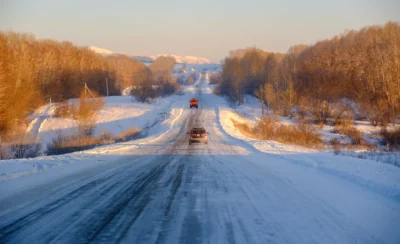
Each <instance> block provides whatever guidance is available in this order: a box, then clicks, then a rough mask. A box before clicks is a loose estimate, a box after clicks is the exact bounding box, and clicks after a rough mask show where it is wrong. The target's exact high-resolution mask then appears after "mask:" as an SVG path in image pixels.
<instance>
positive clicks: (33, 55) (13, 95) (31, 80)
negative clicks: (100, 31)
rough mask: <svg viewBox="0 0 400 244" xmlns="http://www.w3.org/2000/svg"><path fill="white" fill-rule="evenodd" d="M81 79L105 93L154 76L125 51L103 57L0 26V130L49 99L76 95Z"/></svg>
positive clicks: (15, 125) (82, 83)
mask: <svg viewBox="0 0 400 244" xmlns="http://www.w3.org/2000/svg"><path fill="white" fill-rule="evenodd" d="M85 83H86V84H87V87H88V88H89V89H90V90H92V91H94V92H96V93H97V94H99V95H101V96H105V95H107V94H108V95H118V94H120V93H121V91H122V90H123V89H124V88H126V87H129V86H135V85H137V86H140V85H141V84H150V85H151V84H152V83H154V80H153V79H152V75H151V70H150V69H149V68H148V67H146V66H145V65H144V64H143V63H141V62H139V61H136V60H132V59H131V58H129V57H127V56H124V55H115V56H107V57H103V56H101V55H98V54H96V53H94V52H93V51H90V50H88V49H87V48H83V47H77V46H75V45H73V44H72V43H70V42H58V41H54V40H38V39H36V38H35V37H34V36H33V35H31V34H20V33H15V32H0V136H1V135H4V134H5V133H6V132H7V131H12V130H13V129H16V128H20V127H21V125H22V124H24V123H25V119H26V117H27V116H28V115H29V113H30V112H31V111H33V110H34V109H36V108H37V107H38V106H40V105H42V104H44V103H47V102H48V101H49V100H50V99H51V100H52V101H54V102H60V101H64V100H66V99H70V98H77V97H79V94H80V93H81V92H82V90H83V89H84V86H85Z"/></svg>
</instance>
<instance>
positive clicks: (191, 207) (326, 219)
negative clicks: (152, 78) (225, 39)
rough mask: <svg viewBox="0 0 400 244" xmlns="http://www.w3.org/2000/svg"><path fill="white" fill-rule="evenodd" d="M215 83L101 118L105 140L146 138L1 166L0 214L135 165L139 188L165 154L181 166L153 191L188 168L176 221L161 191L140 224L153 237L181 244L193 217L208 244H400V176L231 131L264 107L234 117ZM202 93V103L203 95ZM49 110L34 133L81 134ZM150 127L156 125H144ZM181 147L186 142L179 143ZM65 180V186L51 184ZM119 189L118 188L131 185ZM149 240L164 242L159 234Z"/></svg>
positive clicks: (120, 106)
mask: <svg viewBox="0 0 400 244" xmlns="http://www.w3.org/2000/svg"><path fill="white" fill-rule="evenodd" d="M207 77H208V76H207V75H203V76H200V79H199V80H197V81H196V83H195V84H194V85H193V86H186V87H185V94H184V95H182V96H178V95H175V96H170V97H167V98H163V99H158V100H157V101H156V102H155V103H154V104H139V103H137V102H132V101H130V100H129V99H130V98H129V97H110V98H107V99H106V101H107V103H106V104H107V105H106V107H105V108H104V109H103V110H102V111H101V112H100V113H99V114H98V122H99V126H98V128H97V131H100V130H101V129H105V130H110V131H111V132H113V133H118V132H119V131H121V130H123V128H126V127H130V126H138V127H141V128H146V130H147V136H146V137H145V138H141V139H138V140H134V141H128V142H124V143H118V144H114V145H107V146H102V147H98V148H94V149H92V150H88V151H83V152H77V153H72V154H67V155H61V156H54V157H40V158H35V159H24V160H6V161H0V203H1V200H4V201H5V203H3V205H1V206H3V207H4V206H7V207H8V208H4V209H2V210H1V211H0V216H2V215H1V213H3V214H4V213H7V212H9V211H12V210H13V209H14V208H16V207H17V206H14V205H15V204H17V203H16V202H15V201H14V202H12V203H11V202H8V205H7V204H6V203H7V201H6V200H7V199H8V198H10V197H12V196H13V195H15V194H18V193H19V194H22V195H23V197H21V198H23V199H22V200H21V199H17V200H19V201H20V202H21V203H20V204H22V202H24V203H26V204H27V202H28V199H35V198H40V196H42V194H44V193H41V192H39V190H37V191H33V190H32V191H31V190H30V189H32V188H34V187H35V186H36V187H37V188H35V189H41V190H42V191H50V190H49V189H51V190H52V191H55V190H56V189H61V188H62V187H63V186H65V185H70V184H72V183H74V182H80V181H82V180H83V179H90V177H91V176H94V175H99V174H100V173H101V174H102V175H110V174H111V173H112V171H111V170H110V171H107V170H108V169H116V168H117V166H121V165H124V164H126V165H128V163H129V167H126V168H125V169H126V170H128V171H129V175H128V176H129V177H127V179H129V180H131V177H132V178H134V177H135V176H137V175H140V173H141V172H143V171H140V170H139V166H137V165H141V166H140V167H144V168H145V165H146V164H151V165H154V161H151V160H152V156H151V155H162V157H169V156H171V155H167V154H164V152H167V151H168V152H173V153H175V154H176V155H175V156H176V157H172V159H173V161H172V163H171V164H169V165H168V167H167V168H166V169H165V172H168V173H165V175H163V176H162V177H160V180H159V181H155V182H152V183H154V185H152V186H151V189H152V188H157V187H161V186H162V185H164V184H167V183H168V182H169V179H171V180H172V179H176V178H174V177H175V176H176V175H177V174H178V170H176V171H175V170H174V169H175V168H174V167H177V166H176V165H183V166H185V167H188V168H186V169H187V171H185V174H184V176H183V177H184V178H183V179H182V181H181V182H180V183H179V184H181V188H179V189H178V190H177V192H176V196H175V195H173V197H176V198H175V200H176V201H173V202H172V203H171V209H172V210H171V211H172V212H165V213H162V214H161V215H160V216H158V215H157V213H158V212H157V210H158V209H159V208H161V205H162V204H163V203H165V202H166V199H167V198H168V197H169V196H170V195H169V193H168V192H169V191H161V190H160V191H155V192H152V194H154V195H151V197H149V198H150V199H149V201H150V203H149V204H150V205H151V207H152V208H150V207H149V206H148V209H146V210H144V212H143V213H142V215H141V216H140V218H139V220H143V221H144V220H146V218H147V221H153V222H151V223H152V224H154V225H155V226H157V227H155V228H152V229H146V230H145V231H148V232H149V233H153V232H158V233H160V231H165V232H166V234H165V239H164V240H165V241H166V242H174V241H176V240H177V239H176V238H179V236H180V233H182V232H184V230H185V228H189V227H188V226H185V225H184V223H186V222H185V221H186V220H187V219H186V218H194V219H195V220H196V221H197V222H196V221H193V222H190V223H197V224H198V225H201V226H202V227H204V226H208V227H207V228H208V229H206V230H203V232H204V233H205V234H204V236H202V240H203V241H204V242H211V243H214V242H215V243H218V242H219V243H221V242H226V241H227V240H228V239H229V238H231V239H232V240H236V241H237V242H252V243H265V242H267V240H269V241H271V242H274V243H282V242H286V243H312V242H314V243H357V242H360V243H367V242H370V243H398V240H400V232H399V231H398V223H399V219H400V168H398V167H395V166H393V165H389V164H383V163H379V162H376V161H372V160H364V159H358V158H352V157H347V156H335V155H334V154H333V153H332V152H324V151H315V150H310V149H305V148H303V147H298V146H289V145H285V144H281V143H276V142H273V141H260V140H254V139H249V138H246V137H244V136H243V135H242V134H241V133H240V132H239V131H238V130H236V128H235V127H234V126H233V125H232V122H231V118H235V119H238V120H247V121H249V122H253V123H254V122H255V121H256V120H257V118H258V117H259V111H260V110H261V109H259V107H258V104H257V102H256V100H251V99H252V98H249V103H247V104H246V105H245V106H241V107H239V108H238V109H232V108H231V107H229V105H228V103H227V102H226V100H225V99H224V98H222V97H218V96H216V95H214V94H212V88H210V87H209V86H208V85H207V81H208V79H207ZM196 86H199V88H200V89H201V91H202V93H201V94H198V93H197V91H198V89H197V88H196ZM193 96H196V97H198V98H199V101H200V102H199V105H200V108H199V110H193V109H192V110H190V109H189V108H188V101H189V99H190V98H191V97H193ZM40 111H41V113H42V114H44V115H43V116H44V117H40V116H36V117H35V118H32V119H33V121H35V122H32V123H33V124H32V125H31V126H30V130H31V131H35V130H36V128H39V129H38V130H37V131H38V133H39V135H41V134H43V133H45V132H46V131H49V130H51V129H52V127H53V126H54V127H56V126H59V127H62V128H63V129H71V128H73V125H72V124H71V122H70V121H65V122H61V121H56V120H54V119H49V118H47V117H46V113H49V111H51V109H49V108H46V107H44V108H41V110H40ZM160 112H166V114H167V115H166V117H162V118H161V119H160V115H159V114H158V113H160ZM189 119H193V121H194V123H195V124H196V123H197V124H198V125H202V126H204V127H205V128H206V129H207V130H208V131H209V133H210V135H209V136H210V143H209V145H208V147H202V146H196V147H188V145H187V144H186V139H185V137H183V136H182V134H185V132H186V131H185V130H186V128H185V124H186V122H187V121H188V120H189ZM52 120H53V121H52ZM154 121H155V122H154ZM153 122H154V123H153ZM284 122H285V123H290V121H284ZM147 123H150V124H152V125H151V126H147V127H146V126H144V125H145V124H147ZM59 124H61V125H59ZM96 133H99V132H96ZM44 137H46V136H44ZM179 138H183V139H185V140H182V143H179V142H178V141H177V140H180V139H179ZM171 150H172V151H171ZM182 155H187V156H188V157H183V156H182ZM133 156H137V157H136V159H135V160H136V161H137V162H136V161H135V162H130V160H133V158H134V157H133ZM172 156H174V155H172ZM175 158H176V161H174V160H175ZM161 159H162V158H161ZM143 160H144V161H143ZM146 160H147V161H146ZM185 160H187V161H185ZM189 160H192V161H189ZM183 168H184V167H183ZM178 169H179V168H178ZM189 169H190V170H191V171H190V170H189ZM145 172H147V171H145ZM131 174H133V175H131ZM191 174H193V175H191ZM189 175H191V177H192V178H190V177H189ZM110 177H111V176H110ZM137 177H138V176H137ZM185 177H186V178H185ZM104 179H105V180H107V179H108V178H107V177H105V178H104ZM56 180H58V182H57V184H52V182H54V181H56ZM116 182H118V184H115V185H116V186H115V187H118V186H119V185H122V183H123V182H119V181H116ZM124 182H125V181H124ZM108 183H114V182H108ZM99 184H101V182H100V183H99ZM105 184H107V183H105ZM40 185H43V187H41V188H40V187H38V186H40ZM106 186H108V185H106ZM146 189H147V188H146ZM151 189H150V188H148V190H151ZM157 189H158V188H157ZM97 191H101V186H100V187H99V189H97V188H96V191H95V192H89V193H97ZM171 194H172V193H171ZM93 195H95V194H93ZM104 197H107V195H105V196H104ZM157 197H158V198H157ZM153 198H154V199H155V200H154V199H153ZM161 199H162V200H161ZM81 200H83V199H81ZM152 200H154V201H152ZM156 200H157V201H156ZM192 200H193V201H194V202H191V201H192ZM13 204H14V205H13ZM17 205H18V204H17ZM167 209H168V211H169V207H168V208H167ZM70 211H75V210H74V209H73V210H70ZM88 211H89V210H88ZM69 213H70V212H69V211H67V212H65V214H66V215H68V214H69ZM85 213H90V212H85ZM167 213H168V214H171V215H172V213H173V216H174V219H173V225H171V226H169V225H167V226H164V227H163V226H161V227H160V222H161V223H163V221H161V220H160V221H154V218H156V217H161V219H164V218H166V214H167ZM158 219H159V218H158ZM56 223H57V222H56ZM139 223H142V222H138V223H136V225H135V224H134V225H132V226H131V227H130V228H131V229H135V230H138V229H140V228H141V226H137V225H138V224H139ZM148 223H150V222H148ZM142 227H143V226H142ZM190 228H195V227H193V226H190ZM226 229H228V230H231V233H230V236H228V237H229V238H227V236H226V233H225V232H223V231H222V230H226ZM203 232H202V233H203ZM146 233H147V232H146ZM198 234H199V235H201V233H198ZM126 238H127V239H124V240H125V241H127V242H129V240H130V239H129V238H131V239H132V240H137V238H138V237H137V236H133V235H130V236H127V237H126ZM143 238H145V237H143ZM146 238H149V239H147V240H155V238H154V235H152V234H149V235H148V236H146ZM131 242H132V241H131Z"/></svg>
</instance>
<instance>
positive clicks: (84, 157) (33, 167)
mask: <svg viewBox="0 0 400 244" xmlns="http://www.w3.org/2000/svg"><path fill="white" fill-rule="evenodd" d="M190 96H191V95H190V94H186V95H182V96H179V95H173V96H170V97H166V98H160V99H158V100H157V101H156V102H155V103H154V104H139V103H131V102H130V101H129V100H128V99H130V98H129V97H112V98H107V105H106V106H105V108H104V109H103V110H101V111H100V113H99V115H98V120H97V121H98V125H97V128H96V133H102V132H101V131H102V129H104V128H105V129H107V130H108V131H109V132H112V133H120V132H122V131H124V130H125V129H127V128H130V127H139V128H141V129H142V130H143V131H144V133H145V136H146V138H143V139H139V140H135V141H134V142H132V141H128V142H123V143H117V144H112V145H106V146H100V147H97V148H94V149H91V150H86V151H82V152H76V153H71V154H66V155H59V156H41V157H37V158H30V159H18V160H2V161H0V182H4V181H8V180H12V179H16V178H20V177H24V176H28V175H33V174H38V173H41V172H44V171H48V170H51V171H53V172H54V174H59V173H62V174H63V171H65V170H67V171H71V173H73V172H77V171H79V170H82V167H84V168H90V167H97V164H98V162H101V161H102V160H99V161H98V160H97V159H96V158H98V157H100V158H101V156H99V155H106V154H107V156H106V157H109V155H110V154H112V155H114V157H116V156H115V155H118V154H121V155H122V154H123V153H122V151H125V152H126V151H127V150H134V149H136V148H139V146H140V145H144V144H148V143H157V142H159V141H160V140H162V139H164V138H169V136H167V134H168V133H172V131H174V130H175V129H176V128H177V127H180V126H181V124H182V123H183V122H184V121H183V118H182V117H183V116H185V114H184V113H183V109H182V108H183V106H184V105H186V101H188V100H189V97H190ZM109 114H112V115H113V116H108V115H109ZM56 120H58V119H47V120H46V121H48V123H46V122H45V124H44V126H43V125H42V129H43V130H42V131H41V132H42V133H39V135H42V136H44V137H45V138H44V139H46V138H47V140H49V139H48V138H51V137H50V132H51V133H55V132H54V129H53V131H51V130H50V128H51V126H54V127H55V126H58V128H64V129H68V127H66V125H67V123H61V121H58V122H59V123H58V124H57V122H56ZM60 120H61V119H60ZM63 122H65V121H63ZM99 122H100V123H99ZM54 127H53V128H54ZM45 132H47V134H43V133H45ZM125 152H124V153H125ZM75 164H77V165H80V166H79V167H76V166H71V165H75ZM73 169H76V170H77V171H75V170H73ZM0 192H1V193H3V191H0ZM1 193H0V198H1V195H2V194H1Z"/></svg>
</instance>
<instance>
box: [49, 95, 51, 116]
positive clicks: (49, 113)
mask: <svg viewBox="0 0 400 244" xmlns="http://www.w3.org/2000/svg"><path fill="white" fill-rule="evenodd" d="M49 118H50V119H51V97H50V104H49Z"/></svg>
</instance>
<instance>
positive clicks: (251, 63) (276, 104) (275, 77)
mask: <svg viewBox="0 0 400 244" xmlns="http://www.w3.org/2000/svg"><path fill="white" fill-rule="evenodd" d="M218 92H220V93H221V94H224V95H227V96H228V97H229V98H230V100H231V101H232V104H234V105H240V104H242V103H243V102H244V98H243V96H244V94H253V95H255V96H257V97H259V98H260V100H261V101H262V102H263V104H265V105H266V106H267V107H269V108H272V109H273V110H274V111H276V112H279V113H281V114H282V115H283V116H293V115H294V113H296V114H297V115H300V116H302V117H304V116H305V115H306V114H307V113H312V114H313V117H314V118H315V119H316V120H319V121H322V122H327V121H328V120H329V119H330V118H331V117H332V113H333V111H338V110H339V111H344V109H345V108H344V107H346V105H345V104H343V100H344V99H347V100H350V101H352V102H354V103H356V104H357V105H358V106H359V111H362V112H363V115H362V116H364V117H365V118H367V119H369V120H370V121H371V122H372V123H373V124H374V125H378V124H380V125H386V124H387V123H389V122H393V121H395V119H396V118H397V117H398V116H399V114H400V25H399V24H398V23H393V22H388V23H387V24H385V25H384V26H371V27H366V28H363V29H361V30H359V31H355V30H352V31H348V32H346V33H344V34H341V35H338V36H335V37H333V38H331V39H328V40H323V41H319V42H317V43H315V44H314V45H310V46H307V45H296V46H292V47H291V48H289V50H288V52H287V53H284V54H282V53H272V52H265V51H262V50H259V49H256V48H248V49H240V50H237V51H231V52H230V54H229V56H228V57H227V58H226V59H225V60H224V63H223V72H222V76H221V84H220V86H219V91H218Z"/></svg>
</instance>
